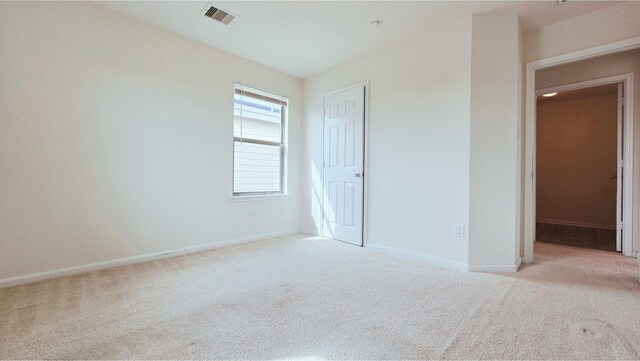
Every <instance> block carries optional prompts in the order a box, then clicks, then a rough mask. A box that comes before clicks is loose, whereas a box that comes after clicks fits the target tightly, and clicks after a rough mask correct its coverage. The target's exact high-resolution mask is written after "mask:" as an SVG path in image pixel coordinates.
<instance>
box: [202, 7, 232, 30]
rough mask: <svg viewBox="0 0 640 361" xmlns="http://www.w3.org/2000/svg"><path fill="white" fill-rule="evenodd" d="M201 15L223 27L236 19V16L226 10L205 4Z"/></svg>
mask: <svg viewBox="0 0 640 361" xmlns="http://www.w3.org/2000/svg"><path fill="white" fill-rule="evenodd" d="M202 14H203V15H204V16H206V17H208V18H211V19H213V20H215V21H217V22H219V23H223V24H225V25H229V23H230V22H232V21H233V19H235V18H237V16H236V15H233V14H231V13H230V12H228V11H226V10H222V9H220V8H217V7H215V6H213V4H207V6H205V7H204V10H202Z"/></svg>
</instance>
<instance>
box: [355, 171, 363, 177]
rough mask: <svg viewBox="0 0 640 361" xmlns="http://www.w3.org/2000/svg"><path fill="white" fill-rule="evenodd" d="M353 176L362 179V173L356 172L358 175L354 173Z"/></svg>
mask: <svg viewBox="0 0 640 361" xmlns="http://www.w3.org/2000/svg"><path fill="white" fill-rule="evenodd" d="M353 176H354V177H356V178H360V177H362V173H360V172H358V173H355V174H354V175H353Z"/></svg>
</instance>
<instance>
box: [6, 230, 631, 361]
mask: <svg viewBox="0 0 640 361" xmlns="http://www.w3.org/2000/svg"><path fill="white" fill-rule="evenodd" d="M535 256H536V262H535V263H533V264H531V265H524V266H523V267H522V268H521V270H520V271H519V272H517V273H512V274H488V273H469V272H461V271H455V270H448V269H443V268H438V267H434V266H430V265H428V264H426V263H423V262H421V261H419V260H409V259H404V258H402V257H398V256H392V255H387V254H382V253H378V252H374V251H371V250H368V249H366V248H360V247H355V246H352V245H348V244H344V243H341V242H337V241H332V240H327V239H323V238H314V237H307V236H303V235H297V236H289V237H281V238H276V239H271V240H266V241H260V242H253V243H249V244H244V245H239V246H233V247H226V248H220V249H216V250H211V251H206V252H200V253H196V254H191V255H187V256H180V257H174V258H168V259H163V260H158V261H152V262H147V263H143V264H137V265H131V266H124V267H118V268H112V269H108V270H103V271H97V272H91V273H86V274H82V275H76V276H70V277H64V278H59V279H52V280H48V281H43V282H39V283H34V284H29V285H22V286H16V287H11V288H6V289H0V358H2V359H277V360H293V359H296V360H297V359H309V360H326V359H639V358H640V284H639V283H638V264H637V261H636V260H634V259H632V258H627V257H624V256H621V255H619V254H615V253H611V252H602V251H595V250H585V249H579V248H572V247H566V246H558V245H553V244H544V243H537V244H536V249H535Z"/></svg>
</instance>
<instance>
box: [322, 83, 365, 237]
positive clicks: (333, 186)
mask: <svg viewBox="0 0 640 361" xmlns="http://www.w3.org/2000/svg"><path fill="white" fill-rule="evenodd" d="M364 93H365V87H364V86H358V87H355V88H352V89H349V90H345V91H343V92H340V93H337V94H333V95H330V96H327V97H325V98H324V122H323V123H324V124H323V133H324V134H323V154H324V155H323V164H324V172H323V182H322V183H323V187H324V190H323V210H324V217H323V218H324V220H323V226H322V234H323V236H325V237H329V238H334V239H337V240H340V241H344V242H348V243H353V244H356V245H359V246H362V223H363V199H364V193H363V190H364V176H365V174H364V99H365V98H364V96H365V94H364Z"/></svg>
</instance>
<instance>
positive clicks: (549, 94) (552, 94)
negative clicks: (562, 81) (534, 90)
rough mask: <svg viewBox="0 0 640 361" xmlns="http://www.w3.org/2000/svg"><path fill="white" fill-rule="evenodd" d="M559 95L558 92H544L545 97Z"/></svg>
mask: <svg viewBox="0 0 640 361" xmlns="http://www.w3.org/2000/svg"><path fill="white" fill-rule="evenodd" d="M556 95H558V93H547V94H542V96H543V97H545V98H551V97H554V96H556Z"/></svg>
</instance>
